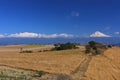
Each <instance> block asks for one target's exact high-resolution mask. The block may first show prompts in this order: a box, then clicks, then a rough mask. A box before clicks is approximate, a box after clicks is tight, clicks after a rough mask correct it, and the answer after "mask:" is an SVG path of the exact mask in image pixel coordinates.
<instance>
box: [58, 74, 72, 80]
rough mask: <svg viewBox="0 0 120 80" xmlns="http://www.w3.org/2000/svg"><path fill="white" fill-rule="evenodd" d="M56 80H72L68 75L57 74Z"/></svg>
mask: <svg viewBox="0 0 120 80" xmlns="http://www.w3.org/2000/svg"><path fill="white" fill-rule="evenodd" d="M56 80H73V79H72V77H71V76H70V75H66V74H58V75H57V79H56Z"/></svg>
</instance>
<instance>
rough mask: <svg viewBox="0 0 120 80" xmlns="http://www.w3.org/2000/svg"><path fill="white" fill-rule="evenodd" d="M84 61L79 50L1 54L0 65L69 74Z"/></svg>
mask: <svg viewBox="0 0 120 80" xmlns="http://www.w3.org/2000/svg"><path fill="white" fill-rule="evenodd" d="M84 59H85V56H84V55H82V52H80V50H79V49H75V50H63V51H50V52H41V53H17V52H13V53H9V52H7V53H0V64H2V65H8V66H12V67H18V68H24V69H32V70H43V71H47V72H50V73H66V74H69V73H70V72H71V71H73V70H74V69H75V68H76V67H77V66H78V65H79V64H80V63H81V62H82V61H83V60H84Z"/></svg>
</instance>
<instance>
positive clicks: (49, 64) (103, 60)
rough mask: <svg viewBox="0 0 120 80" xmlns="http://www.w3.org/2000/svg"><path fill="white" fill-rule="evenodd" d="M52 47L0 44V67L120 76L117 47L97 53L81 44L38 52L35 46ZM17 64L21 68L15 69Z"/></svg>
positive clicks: (79, 77)
mask: <svg viewBox="0 0 120 80" xmlns="http://www.w3.org/2000/svg"><path fill="white" fill-rule="evenodd" d="M21 47H22V48H23V49H24V50H32V51H33V53H19V51H20V48H21ZM52 47H53V46H51V45H44V46H43V45H42V46H38V45H12V46H2V47H0V71H2V70H3V71H4V70H6V71H8V72H9V73H10V72H11V70H13V71H16V72H17V71H18V72H17V74H15V75H21V72H22V73H23V72H24V73H25V74H26V75H29V76H30V73H31V72H30V71H24V70H35V71H36V70H37V71H45V72H49V73H50V75H51V74H61V73H63V74H67V75H70V76H72V77H73V80H120V48H119V47H113V48H109V49H107V50H106V51H105V52H104V55H99V56H89V55H85V54H84V47H82V48H80V49H72V50H62V51H47V52H39V50H49V49H51V48H52ZM19 68H21V69H23V70H18V69H19ZM29 72H30V73H29ZM33 74H34V73H32V74H31V75H33ZM50 75H49V76H48V75H47V77H50ZM64 77H65V76H64ZM67 77H68V76H67ZM42 78H43V79H40V80H48V78H46V75H45V77H44V76H43V77H42ZM45 78H46V79H45ZM24 80H26V79H24ZM32 80H38V79H36V78H35V79H32ZM49 80H59V79H49ZM64 80H66V79H64Z"/></svg>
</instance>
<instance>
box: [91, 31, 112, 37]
mask: <svg viewBox="0 0 120 80" xmlns="http://www.w3.org/2000/svg"><path fill="white" fill-rule="evenodd" d="M90 37H111V36H109V35H106V34H104V33H101V32H100V31H96V32H95V33H93V34H91V35H90Z"/></svg>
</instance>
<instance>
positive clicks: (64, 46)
mask: <svg viewBox="0 0 120 80" xmlns="http://www.w3.org/2000/svg"><path fill="white" fill-rule="evenodd" d="M54 46H55V47H54V48H53V49H52V50H67V49H76V48H77V47H76V44H74V43H65V44H54Z"/></svg>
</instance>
